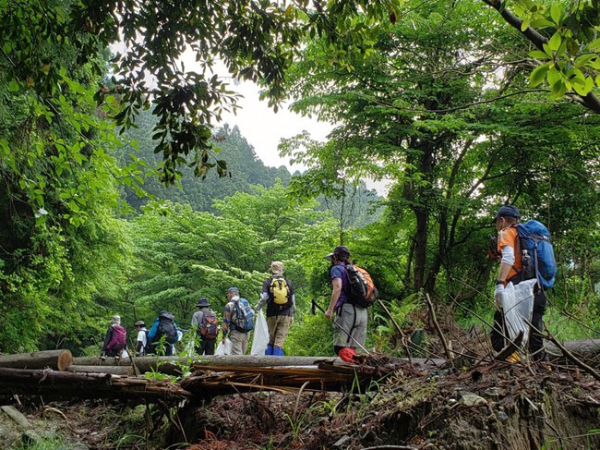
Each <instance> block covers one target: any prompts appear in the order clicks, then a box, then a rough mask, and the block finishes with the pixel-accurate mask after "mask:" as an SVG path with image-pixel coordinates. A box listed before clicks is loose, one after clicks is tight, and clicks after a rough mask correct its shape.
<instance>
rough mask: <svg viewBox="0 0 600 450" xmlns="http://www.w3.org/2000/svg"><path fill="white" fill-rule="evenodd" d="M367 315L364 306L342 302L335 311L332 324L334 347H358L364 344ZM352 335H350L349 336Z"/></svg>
mask: <svg viewBox="0 0 600 450" xmlns="http://www.w3.org/2000/svg"><path fill="white" fill-rule="evenodd" d="M368 317H369V315H368V313H367V310H366V309H365V308H361V307H360V306H354V305H350V304H349V303H344V304H343V305H342V307H341V308H340V309H339V310H337V311H336V314H335V321H336V322H337V325H336V324H335V323H334V324H333V345H334V346H336V347H352V348H357V347H359V346H358V345H357V344H356V343H357V342H358V343H359V344H360V345H362V346H364V345H365V340H366V339H367V319H368ZM349 336H352V337H349Z"/></svg>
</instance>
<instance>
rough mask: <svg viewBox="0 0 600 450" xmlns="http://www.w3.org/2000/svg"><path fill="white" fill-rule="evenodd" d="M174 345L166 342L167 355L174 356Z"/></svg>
mask: <svg viewBox="0 0 600 450" xmlns="http://www.w3.org/2000/svg"><path fill="white" fill-rule="evenodd" d="M173 347H174V346H173V345H172V344H167V343H165V356H173Z"/></svg>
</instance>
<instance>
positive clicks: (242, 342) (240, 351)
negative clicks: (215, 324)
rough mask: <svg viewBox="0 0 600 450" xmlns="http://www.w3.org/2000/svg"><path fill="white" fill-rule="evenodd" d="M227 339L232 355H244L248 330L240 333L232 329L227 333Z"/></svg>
mask: <svg viewBox="0 0 600 450" xmlns="http://www.w3.org/2000/svg"><path fill="white" fill-rule="evenodd" d="M229 340H231V346H232V349H231V354H232V355H245V354H246V350H248V341H249V340H250V331H248V332H247V333H240V332H239V331H236V330H232V331H231V332H230V333H229Z"/></svg>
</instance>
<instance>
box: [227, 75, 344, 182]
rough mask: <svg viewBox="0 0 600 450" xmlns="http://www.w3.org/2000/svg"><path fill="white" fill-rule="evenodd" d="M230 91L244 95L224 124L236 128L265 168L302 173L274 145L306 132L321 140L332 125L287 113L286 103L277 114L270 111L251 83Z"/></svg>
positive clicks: (231, 87) (245, 83)
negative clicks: (236, 109) (284, 168)
mask: <svg viewBox="0 0 600 450" xmlns="http://www.w3.org/2000/svg"><path fill="white" fill-rule="evenodd" d="M230 89H231V90H234V91H236V92H237V93H239V94H241V95H243V98H241V99H240V100H239V101H238V106H239V109H238V111H237V114H235V115H234V114H233V113H227V114H224V116H223V123H228V124H229V125H231V126H234V125H237V126H238V128H239V129H240V131H241V133H242V136H244V137H245V138H246V140H247V141H248V142H249V143H250V144H251V145H252V146H253V147H254V151H255V152H256V154H257V155H258V156H259V158H260V159H262V160H263V162H264V163H265V164H266V165H267V166H275V167H279V166H281V165H285V166H287V167H288V169H290V171H291V172H293V171H294V170H302V169H303V167H301V166H292V165H291V164H290V162H289V159H288V158H281V157H280V156H279V152H278V150H277V146H278V145H279V142H280V140H281V139H282V138H290V137H293V136H295V135H297V134H300V133H302V132H303V131H308V132H309V133H310V134H311V136H312V138H313V139H317V140H320V141H324V140H326V138H327V135H328V134H329V132H330V131H331V130H332V129H333V126H332V125H331V124H329V123H325V122H319V121H317V120H316V119H314V118H313V119H309V118H308V117H302V116H300V115H298V114H296V113H293V112H291V111H289V109H288V106H289V103H288V104H285V105H283V106H282V107H281V108H280V109H279V110H278V112H277V113H275V112H274V111H273V109H272V108H269V107H268V105H267V102H266V101H260V100H259V89H258V87H257V86H256V85H255V84H254V83H251V82H248V81H245V82H241V83H240V84H239V85H234V84H233V83H231V86H230Z"/></svg>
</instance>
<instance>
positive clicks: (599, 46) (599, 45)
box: [588, 38, 600, 50]
mask: <svg viewBox="0 0 600 450" xmlns="http://www.w3.org/2000/svg"><path fill="white" fill-rule="evenodd" d="M588 48H589V49H590V50H600V38H598V39H594V40H593V41H592V42H591V43H590V45H588Z"/></svg>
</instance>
